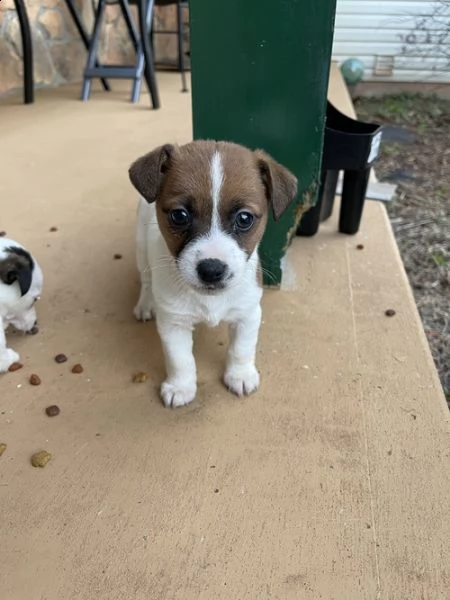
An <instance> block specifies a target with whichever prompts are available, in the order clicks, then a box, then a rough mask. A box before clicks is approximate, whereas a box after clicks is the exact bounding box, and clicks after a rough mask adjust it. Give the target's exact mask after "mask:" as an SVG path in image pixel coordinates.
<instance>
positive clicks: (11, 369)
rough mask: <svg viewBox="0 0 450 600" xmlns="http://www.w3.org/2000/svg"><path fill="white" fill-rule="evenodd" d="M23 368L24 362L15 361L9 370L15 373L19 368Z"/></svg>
mask: <svg viewBox="0 0 450 600" xmlns="http://www.w3.org/2000/svg"><path fill="white" fill-rule="evenodd" d="M22 368H23V364H22V363H19V362H15V363H13V364H12V365H11V366H10V367H9V369H8V371H9V372H10V373H14V371H18V370H19V369H22Z"/></svg>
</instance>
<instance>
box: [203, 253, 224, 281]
mask: <svg viewBox="0 0 450 600" xmlns="http://www.w3.org/2000/svg"><path fill="white" fill-rule="evenodd" d="M226 270H227V265H226V264H225V263H224V262H222V261H221V260H219V259H218V258H206V259H205V260H201V261H200V262H199V263H198V265H197V273H198V276H199V277H200V279H201V281H203V283H218V282H219V281H221V280H222V279H223V276H224V275H225V271H226Z"/></svg>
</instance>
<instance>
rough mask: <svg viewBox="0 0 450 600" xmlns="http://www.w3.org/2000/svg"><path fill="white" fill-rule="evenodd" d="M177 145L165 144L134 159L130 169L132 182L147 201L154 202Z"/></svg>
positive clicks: (129, 173)
mask: <svg viewBox="0 0 450 600" xmlns="http://www.w3.org/2000/svg"><path fill="white" fill-rule="evenodd" d="M174 152H175V146H173V145H172V144H165V145H164V146H159V148H155V150H152V151H151V152H149V153H148V154H145V155H144V156H141V158H138V159H137V160H135V161H134V163H133V164H132V165H131V167H130V168H129V169H128V175H129V177H130V181H131V183H132V184H133V185H134V187H135V188H136V189H137V191H138V192H139V193H140V194H141V196H142V197H143V198H145V199H146V200H147V202H154V201H155V200H156V197H157V195H158V192H159V188H160V186H161V181H162V179H163V176H164V173H166V171H167V170H168V169H169V166H170V160H171V158H172V156H173V154H174Z"/></svg>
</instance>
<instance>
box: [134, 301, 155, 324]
mask: <svg viewBox="0 0 450 600" xmlns="http://www.w3.org/2000/svg"><path fill="white" fill-rule="evenodd" d="M133 313H134V316H135V318H136V320H137V321H144V322H145V321H151V320H152V318H153V311H152V307H151V305H150V304H144V303H141V302H138V303H137V304H136V306H135V307H134V310H133Z"/></svg>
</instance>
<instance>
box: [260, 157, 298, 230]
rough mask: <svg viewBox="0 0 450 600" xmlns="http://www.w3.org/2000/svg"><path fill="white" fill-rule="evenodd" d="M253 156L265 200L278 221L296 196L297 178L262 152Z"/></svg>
mask: <svg viewBox="0 0 450 600" xmlns="http://www.w3.org/2000/svg"><path fill="white" fill-rule="evenodd" d="M255 155H256V159H257V161H258V168H259V172H260V174H261V179H262V182H263V184H264V187H265V189H266V196H267V200H268V201H269V202H270V204H271V205H272V210H273V216H274V218H275V220H276V221H278V219H279V218H280V217H281V215H282V214H283V213H284V211H285V210H286V209H287V207H288V206H289V204H290V203H291V202H292V201H293V200H294V198H295V196H296V194H297V178H296V177H295V176H294V175H293V174H292V173H291V172H290V171H288V169H286V168H285V167H283V166H282V165H280V164H279V163H277V162H276V161H275V160H274V159H273V158H272V157H271V156H269V155H268V154H266V153H265V152H264V151H263V150H256V151H255Z"/></svg>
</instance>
